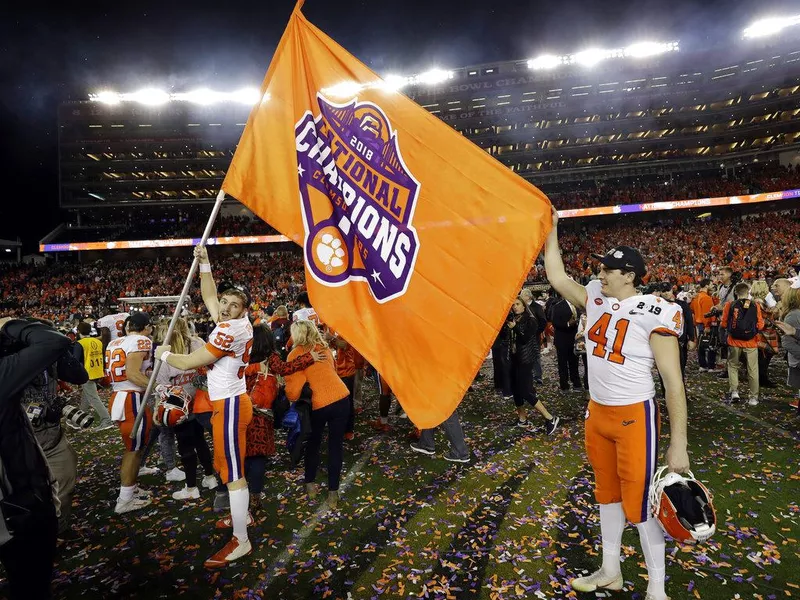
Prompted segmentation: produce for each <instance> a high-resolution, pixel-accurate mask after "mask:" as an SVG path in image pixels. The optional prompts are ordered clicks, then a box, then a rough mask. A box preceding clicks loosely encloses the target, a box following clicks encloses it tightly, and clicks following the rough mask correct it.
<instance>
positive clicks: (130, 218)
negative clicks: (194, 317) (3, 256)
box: [40, 30, 800, 250]
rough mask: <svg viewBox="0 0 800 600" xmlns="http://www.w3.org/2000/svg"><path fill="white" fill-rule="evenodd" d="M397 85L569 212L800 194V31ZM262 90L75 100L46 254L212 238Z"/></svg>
mask: <svg viewBox="0 0 800 600" xmlns="http://www.w3.org/2000/svg"><path fill="white" fill-rule="evenodd" d="M762 33H763V32H762ZM385 79H386V81H387V83H389V84H390V85H393V86H395V87H397V88H400V89H402V91H403V92H404V93H406V94H407V95H408V96H409V97H411V98H412V99H414V100H415V101H416V102H417V103H419V104H420V105H421V106H422V107H423V108H425V109H426V110H428V111H430V112H431V113H432V114H435V115H436V116H437V117H439V118H440V119H442V120H443V121H445V122H446V123H448V124H450V125H451V126H452V127H454V128H455V129H456V130H457V131H459V132H461V133H462V134H463V135H465V136H467V137H468V138H469V139H471V140H472V141H473V142H474V143H475V144H477V145H478V146H480V147H481V148H483V149H484V150H485V151H486V152H488V153H490V154H491V155H492V156H495V157H496V158H497V159H498V160H499V161H501V162H502V163H504V164H505V165H507V166H508V168H510V169H511V170H513V171H515V172H516V173H519V174H520V175H521V176H522V177H525V178H526V179H528V180H530V181H531V182H532V183H534V184H535V185H537V186H538V187H539V188H540V189H542V190H543V191H544V192H546V193H547V194H548V196H549V197H550V198H551V199H552V200H553V202H554V203H555V204H556V206H558V207H559V209H574V208H585V207H594V206H606V205H625V204H634V203H642V202H665V201H672V200H688V199H695V198H706V197H718V196H723V197H729V196H734V197H737V196H740V195H747V194H761V193H767V192H778V191H787V190H788V191H791V190H795V189H797V188H800V172H799V171H798V169H800V108H798V106H800V42H799V41H798V40H797V38H796V37H794V36H792V35H791V34H790V33H789V32H784V33H782V34H781V33H777V34H775V35H771V36H761V37H755V36H753V35H752V30H751V31H750V35H748V34H746V35H745V38H744V39H743V40H739V43H736V42H733V41H732V42H730V44H729V45H727V46H724V47H714V48H697V47H683V46H682V45H681V43H680V41H666V42H658V43H656V42H646V43H638V44H633V45H630V46H627V47H624V48H619V49H610V50H609V49H606V50H604V49H593V50H585V51H581V52H577V53H575V54H569V55H561V56H556V55H545V56H539V57H535V58H531V59H525V60H516V61H505V62H496V63H491V64H483V65H476V66H470V67H463V68H459V69H454V70H441V69H436V70H432V71H429V72H426V73H423V74H422V75H418V76H414V77H399V76H394V75H387V76H386V77H385ZM257 97H258V91H257V90H255V89H249V90H248V89H243V90H239V91H232V92H220V91H211V90H207V89H204V90H194V91H189V92H174V93H168V92H166V91H162V90H158V89H153V88H151V89H145V90H141V91H139V92H135V93H128V94H118V93H115V92H109V91H103V92H98V93H96V94H93V95H92V96H91V97H90V99H89V100H85V101H78V102H67V103H64V104H62V105H61V106H60V108H59V114H58V120H59V125H58V127H59V166H60V206H61V208H62V209H63V211H65V214H66V215H68V216H67V218H66V220H65V222H64V223H63V224H61V225H60V226H59V227H58V228H57V229H56V230H54V231H52V232H50V233H49V234H48V235H47V236H46V237H45V238H44V239H43V240H41V246H40V249H41V250H72V249H81V247H80V246H75V244H76V243H78V244H80V243H85V242H99V241H110V242H116V241H125V240H147V239H165V238H183V237H186V238H191V237H192V236H199V235H200V233H201V231H202V225H203V223H204V222H205V217H206V215H207V214H208V210H209V209H210V206H209V205H210V204H211V203H212V202H213V200H214V198H215V196H216V194H217V191H218V190H219V189H220V186H221V184H222V180H223V178H224V176H225V172H226V169H227V167H228V165H229V163H230V161H231V159H232V157H233V153H234V150H235V146H236V143H237V141H238V139H239V136H240V134H241V132H242V129H243V127H244V124H245V122H246V120H247V116H248V113H249V110H250V107H251V106H252V104H253V102H254V101H255V99H256V98H257ZM796 195H797V194H788V195H784V196H783V198H784V199H786V198H792V197H796ZM789 206H791V207H794V206H795V203H794V202H790V203H786V202H784V203H782V207H789ZM748 210H769V208H764V207H763V205H762V206H760V207H759V208H758V209H748ZM274 233H276V232H274V231H273V230H272V229H271V228H270V227H269V226H267V225H266V224H264V223H261V222H260V221H258V220H257V219H256V220H254V219H253V217H252V214H251V213H250V212H249V211H247V210H246V209H244V208H243V207H242V206H241V205H239V204H238V203H236V202H230V203H227V204H226V205H224V209H223V216H222V218H221V219H220V221H219V223H218V224H217V227H216V230H215V231H214V235H217V236H234V235H240V236H252V235H269V234H274ZM261 239H262V240H263V238H261ZM231 241H233V242H235V241H236V240H235V239H234V240H231ZM247 241H248V242H249V243H254V240H252V239H250V240H247ZM255 241H258V240H255ZM270 241H272V240H271V239H270ZM119 246H120V245H116V246H115V247H119ZM255 249H256V248H253V250H255Z"/></svg>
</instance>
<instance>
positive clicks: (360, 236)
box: [222, 0, 551, 429]
mask: <svg viewBox="0 0 800 600" xmlns="http://www.w3.org/2000/svg"><path fill="white" fill-rule="evenodd" d="M301 7H302V0H301V1H300V2H298V4H297V6H296V7H295V9H294V12H293V13H292V16H291V18H290V20H289V24H288V26H287V28H286V31H285V32H284V34H283V36H282V38H281V40H280V43H279V44H278V47H277V49H276V51H275V55H274V56H273V58H272V62H271V64H270V66H269V69H268V71H267V75H266V78H265V79H264V82H263V84H262V86H261V95H262V98H261V101H260V102H259V104H258V105H256V106H255V107H254V109H253V111H252V113H251V114H250V118H249V120H248V122H247V125H246V127H245V129H244V132H243V134H242V138H241V140H240V141H239V145H238V147H237V150H236V153H235V155H234V157H233V161H232V163H231V165H230V168H229V170H228V172H227V176H226V177H225V181H224V183H223V186H222V187H223V190H224V191H225V192H226V193H227V194H230V195H231V196H233V197H235V198H236V199H238V200H239V201H240V202H242V203H243V204H245V205H247V206H248V207H250V208H251V209H252V210H253V211H254V212H255V214H256V215H258V216H259V217H260V218H262V219H263V220H265V221H267V222H268V223H269V224H271V225H272V226H273V227H275V228H276V229H278V230H279V231H280V232H281V233H283V234H284V235H286V236H288V237H289V238H290V239H291V240H293V241H295V242H296V243H297V244H299V245H301V246H302V247H303V252H304V258H305V261H304V262H305V269H306V280H307V285H308V293H309V297H310V299H311V303H312V305H313V306H314V308H315V309H316V310H317V313H318V314H319V316H320V318H321V320H322V321H323V322H324V323H327V324H329V325H330V326H331V327H332V328H333V329H335V330H336V331H337V332H338V333H339V334H340V335H341V336H342V337H343V338H344V339H346V340H347V341H348V342H350V343H351V344H352V345H353V346H354V347H355V348H356V349H357V350H358V351H359V352H360V353H361V354H362V355H363V356H364V357H365V358H366V359H367V360H368V361H369V362H370V363H371V364H372V365H373V366H374V367H375V368H376V369H377V370H378V371H379V372H380V374H381V375H382V376H383V378H384V379H386V381H387V382H388V383H389V385H390V386H391V387H392V389H393V391H394V393H395V395H396V396H397V398H398V400H399V401H400V404H401V405H402V406H403V408H404V409H405V411H406V413H407V414H408V416H409V418H410V419H411V420H412V421H413V422H414V424H415V425H417V427H420V428H423V429H425V428H430V427H435V426H436V425H438V424H440V423H441V422H442V421H444V420H445V419H446V418H448V417H449V416H450V415H451V414H452V413H453V411H454V410H455V408H456V407H457V406H458V404H459V403H460V401H461V399H462V398H463V396H464V394H465V393H466V391H467V388H468V387H469V385H470V383H471V382H472V380H473V378H474V377H475V375H476V373H477V371H478V369H479V368H480V366H481V364H482V363H483V361H484V359H485V358H486V355H487V353H488V350H489V348H490V346H491V344H492V342H493V341H494V339H495V338H496V336H497V333H498V331H499V330H500V327H502V326H503V324H504V322H505V319H506V315H507V314H508V311H509V309H510V306H511V304H512V302H513V300H514V298H515V297H516V296H517V293H518V292H519V290H520V287H521V286H522V284H523V283H524V281H525V278H526V276H527V274H528V272H529V270H530V268H531V265H532V264H533V262H534V260H535V258H536V256H537V255H538V253H539V251H540V249H541V246H542V244H543V242H544V239H545V237H546V235H547V233H548V232H549V230H550V227H551V217H550V203H549V201H548V199H547V197H546V196H545V195H544V194H543V193H542V192H540V191H539V190H538V189H536V188H535V187H534V186H533V185H531V184H530V183H528V182H526V181H525V180H524V179H522V178H521V177H519V176H517V175H515V174H514V173H513V172H512V171H511V170H510V169H508V168H507V167H505V166H504V165H502V164H501V163H499V162H498V161H496V160H495V159H494V158H492V157H491V156H489V154H487V153H486V152H485V151H483V150H481V149H480V148H479V147H478V146H476V145H474V144H473V143H472V142H470V141H469V140H467V139H466V138H465V137H463V136H462V135H461V134H459V133H458V132H456V131H455V130H453V129H452V128H450V127H449V126H448V125H446V124H444V123H443V122H442V121H440V120H439V119H438V118H437V117H436V116H434V115H433V114H430V113H428V112H427V111H426V110H424V109H423V108H421V107H420V106H419V105H417V104H416V103H414V102H413V101H412V100H410V99H409V98H408V97H406V96H404V95H403V94H402V93H400V92H398V91H396V90H395V89H392V87H391V86H389V85H388V84H387V83H385V82H384V81H382V80H381V78H380V77H378V76H377V75H376V74H375V73H373V72H372V71H370V70H369V69H368V68H367V67H366V66H365V65H363V64H362V63H361V62H360V61H358V60H357V59H356V58H355V57H353V56H352V55H350V54H349V53H348V52H347V51H346V50H345V49H344V48H342V47H341V46H339V45H338V44H337V43H336V42H334V41H333V40H332V39H331V38H330V37H328V36H327V35H326V34H325V33H323V32H322V31H321V30H319V29H318V28H317V27H315V26H314V25H312V24H311V23H310V22H309V21H308V20H307V19H306V18H305V16H304V15H303V14H302V12H301V10H300V9H301ZM266 260H269V258H266Z"/></svg>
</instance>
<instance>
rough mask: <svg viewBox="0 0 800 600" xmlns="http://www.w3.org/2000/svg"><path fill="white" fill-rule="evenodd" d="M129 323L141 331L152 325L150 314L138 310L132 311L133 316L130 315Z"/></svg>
mask: <svg viewBox="0 0 800 600" xmlns="http://www.w3.org/2000/svg"><path fill="white" fill-rule="evenodd" d="M128 323H129V324H130V325H133V328H134V329H135V330H136V331H141V330H142V329H144V328H145V327H147V326H148V325H150V315H149V314H148V313H146V312H143V311H137V312H135V313H131V316H130V317H128Z"/></svg>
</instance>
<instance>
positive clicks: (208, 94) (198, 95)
mask: <svg viewBox="0 0 800 600" xmlns="http://www.w3.org/2000/svg"><path fill="white" fill-rule="evenodd" d="M224 99H225V94H223V93H222V92H215V91H213V90H210V89H208V88H200V89H199V90H192V91H191V92H186V93H182V94H172V95H171V96H170V100H183V101H185V102H191V103H192V104H201V105H203V106H208V105H209V104H214V103H216V102H220V101H221V100H224Z"/></svg>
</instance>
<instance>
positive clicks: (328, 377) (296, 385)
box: [285, 346, 350, 410]
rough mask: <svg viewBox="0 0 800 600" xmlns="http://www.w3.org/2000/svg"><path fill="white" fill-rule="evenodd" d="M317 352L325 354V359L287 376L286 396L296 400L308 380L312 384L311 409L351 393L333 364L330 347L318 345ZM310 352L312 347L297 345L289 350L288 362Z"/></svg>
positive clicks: (331, 402)
mask: <svg viewBox="0 0 800 600" xmlns="http://www.w3.org/2000/svg"><path fill="white" fill-rule="evenodd" d="M315 350H316V351H317V352H323V353H324V354H325V360H323V361H320V362H317V363H314V364H313V365H311V366H310V367H307V368H306V369H304V370H303V371H299V372H297V373H295V374H293V375H287V376H286V379H285V381H286V397H287V398H288V399H289V400H291V401H292V402H294V401H295V400H297V399H298V398H299V397H300V392H301V391H302V389H303V386H304V385H305V384H306V382H308V383H309V384H310V385H311V392H312V397H311V409H312V410H318V409H320V408H323V407H325V406H328V405H329V404H333V403H334V402H337V401H339V400H342V399H343V398H347V396H348V394H349V393H350V392H349V391H348V390H347V386H346V385H345V384H344V382H343V381H342V380H341V379H340V378H339V376H338V375H337V374H336V368H335V367H334V364H333V354H332V353H331V351H330V349H328V348H324V349H323V348H322V346H317V348H315ZM308 352H310V349H307V348H302V347H299V346H298V347H295V348H292V351H291V352H289V356H288V357H287V359H286V360H287V362H289V361H291V360H292V359H295V358H297V357H298V356H300V355H302V354H306V353H308Z"/></svg>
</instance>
